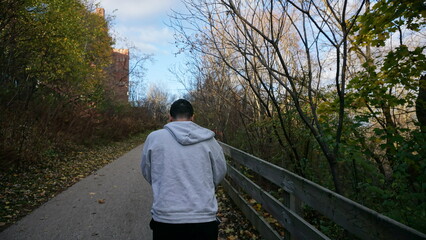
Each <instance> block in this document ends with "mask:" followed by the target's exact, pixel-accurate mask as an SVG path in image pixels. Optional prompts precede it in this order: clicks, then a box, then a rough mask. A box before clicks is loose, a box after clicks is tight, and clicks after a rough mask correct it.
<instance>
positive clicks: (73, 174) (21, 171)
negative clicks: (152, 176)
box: [0, 134, 146, 231]
mask: <svg viewBox="0 0 426 240" xmlns="http://www.w3.org/2000/svg"><path fill="white" fill-rule="evenodd" d="M145 136H146V134H141V135H136V136H134V137H131V138H129V139H127V140H124V141H121V142H114V143H110V144H108V145H103V146H102V145H99V146H92V147H90V148H89V147H86V148H84V147H81V146H79V148H78V150H75V151H72V152H69V153H67V154H59V153H54V152H51V153H49V154H47V155H46V158H45V159H44V161H43V162H38V163H27V164H26V165H25V166H23V167H20V168H16V167H15V168H11V169H9V170H5V171H4V170H2V171H1V172H0V231H3V230H4V229H5V228H6V227H7V226H9V225H11V224H13V223H15V222H16V221H17V220H19V219H20V218H22V217H24V216H25V215H27V214H29V213H30V212H31V211H32V210H34V209H35V208H37V207H39V206H40V205H41V204H43V203H45V202H47V201H48V200H49V199H51V198H53V197H55V196H56V195H57V194H58V193H60V192H62V191H63V190H65V189H67V188H68V187H70V186H71V185H73V184H74V183H76V182H78V181H79V180H80V179H82V178H85V177H86V176H88V175H90V174H91V173H93V172H94V171H96V170H98V169H100V168H102V167H103V166H105V165H107V164H108V163H110V162H111V161H113V160H115V159H117V158H118V157H120V156H121V155H123V154H124V153H126V152H128V151H130V150H131V149H133V148H134V147H136V146H138V145H139V144H141V143H142V142H143V141H144V139H145Z"/></svg>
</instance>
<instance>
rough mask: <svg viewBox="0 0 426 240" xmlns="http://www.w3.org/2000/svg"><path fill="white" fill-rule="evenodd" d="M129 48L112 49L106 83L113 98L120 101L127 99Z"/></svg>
mask: <svg viewBox="0 0 426 240" xmlns="http://www.w3.org/2000/svg"><path fill="white" fill-rule="evenodd" d="M129 60H130V56H129V49H113V50H112V66H111V67H110V69H109V74H110V79H109V83H108V84H107V86H108V88H109V90H111V94H112V97H113V99H114V100H117V101H119V102H122V103H127V102H128V101H129Z"/></svg>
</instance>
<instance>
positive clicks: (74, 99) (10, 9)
mask: <svg viewBox="0 0 426 240" xmlns="http://www.w3.org/2000/svg"><path fill="white" fill-rule="evenodd" d="M96 7H97V6H96V5H94V4H89V3H86V2H84V1H79V0H71V1H57V0H47V1H44V0H43V1H41V0H22V1H15V0H5V1H1V3H0V12H1V13H2V14H1V16H0V30H1V31H0V112H1V114H0V166H1V167H2V168H8V167H10V166H13V165H19V164H21V163H24V162H33V161H37V160H40V159H43V158H44V157H45V156H46V155H49V154H52V153H55V152H61V151H63V150H66V149H69V148H70V147H71V146H74V145H75V144H81V143H83V144H94V143H98V142H105V141H111V140H116V139H120V138H123V137H127V136H129V135H130V134H133V133H135V132H140V131H141V130H142V129H144V128H145V127H146V126H148V125H149V124H150V121H149V120H148V119H149V116H148V115H147V114H145V111H144V109H143V108H137V109H134V108H132V107H130V106H129V105H127V104H123V103H116V102H114V101H113V100H112V98H111V97H109V96H111V93H110V92H108V89H107V88H106V87H105V82H106V79H107V77H108V72H107V71H106V69H107V68H108V66H109V65H110V64H111V53H112V49H111V45H112V44H113V39H112V37H111V36H110V35H109V34H108V28H109V23H110V19H109V18H107V19H104V18H103V17H101V16H99V15H97V14H94V10H95V8H96ZM74 147H75V146H74Z"/></svg>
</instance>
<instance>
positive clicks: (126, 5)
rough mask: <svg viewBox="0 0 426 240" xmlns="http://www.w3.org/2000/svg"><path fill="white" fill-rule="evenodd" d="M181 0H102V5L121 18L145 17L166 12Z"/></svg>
mask: <svg viewBox="0 0 426 240" xmlns="http://www.w3.org/2000/svg"><path fill="white" fill-rule="evenodd" d="M178 2H179V1H176V0H100V3H101V6H102V7H104V8H105V9H106V11H107V12H109V13H111V12H112V11H114V10H115V9H117V12H115V13H114V15H117V17H119V18H121V19H143V18H150V17H155V16H156V15H158V14H164V13H165V12H167V11H168V10H170V9H171V8H172V7H174V6H176V5H177V3H178Z"/></svg>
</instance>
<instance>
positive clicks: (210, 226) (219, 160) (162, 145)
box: [141, 99, 226, 240]
mask: <svg viewBox="0 0 426 240" xmlns="http://www.w3.org/2000/svg"><path fill="white" fill-rule="evenodd" d="M193 115H194V110H193V108H192V105H191V103H189V102H188V101H187V100H184V99H179V100H177V101H175V102H174V103H173V104H172V105H171V107H170V122H169V123H168V124H166V125H165V126H164V128H163V129H161V130H157V131H154V132H152V133H151V134H149V135H148V137H147V139H146V141H145V144H144V148H143V151H142V162H141V168H142V174H143V176H144V177H145V179H146V180H147V181H148V182H149V183H150V184H151V186H152V190H153V194H154V202H153V204H152V209H151V214H152V218H153V219H152V220H151V223H150V227H151V229H152V230H153V238H154V240H160V239H161V240H163V239H167V240H173V239H179V240H180V239H182V240H183V239H184V240H191V239H193V240H210V239H211V240H217V237H218V225H219V223H218V221H217V220H216V213H217V209H218V206H217V200H216V196H215V188H216V186H217V185H218V184H219V183H220V181H222V179H223V178H224V176H225V174H226V162H225V158H224V155H223V151H222V148H221V147H220V146H219V144H218V143H217V141H216V140H215V138H214V133H213V132H212V131H210V130H208V129H206V128H203V127H200V126H199V125H197V124H195V123H194V122H192V121H193Z"/></svg>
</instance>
